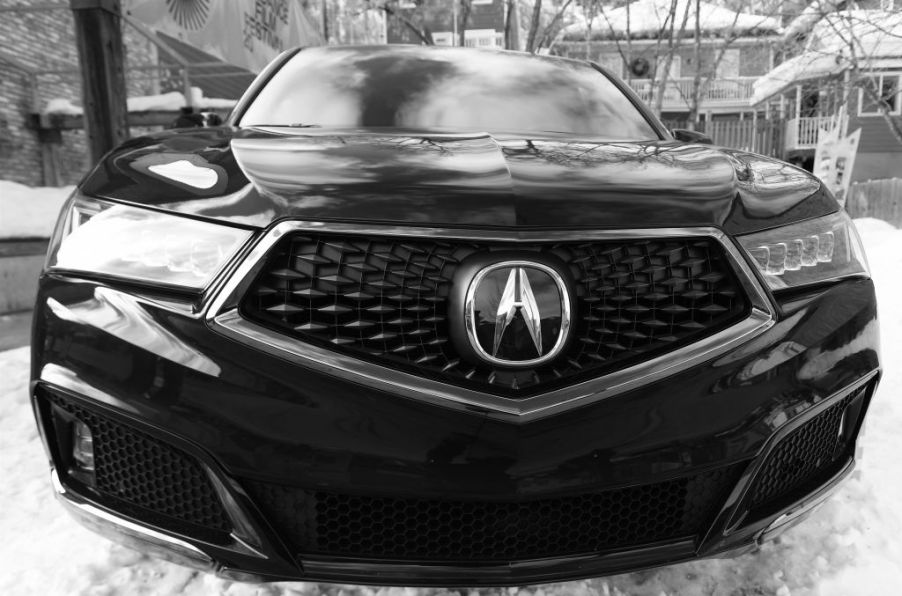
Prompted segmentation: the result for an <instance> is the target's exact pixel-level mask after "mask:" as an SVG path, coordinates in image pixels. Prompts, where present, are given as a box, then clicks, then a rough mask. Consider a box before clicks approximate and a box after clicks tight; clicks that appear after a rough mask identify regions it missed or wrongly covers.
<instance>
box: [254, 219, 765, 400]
mask: <svg viewBox="0 0 902 596" xmlns="http://www.w3.org/2000/svg"><path fill="white" fill-rule="evenodd" d="M512 248H516V249H518V250H520V251H521V252H523V254H524V258H528V256H527V255H528V253H529V251H530V250H531V251H533V252H535V253H540V254H543V255H546V256H550V257H551V258H552V260H554V261H557V262H560V263H563V264H564V267H566V268H567V269H569V273H570V275H571V276H572V278H573V280H574V282H575V288H573V290H575V293H576V311H575V312H574V313H573V316H572V320H573V328H572V330H571V335H572V336H573V341H571V342H570V343H569V347H568V349H567V350H565V351H564V352H563V353H562V354H561V355H560V356H559V357H557V358H556V359H554V360H553V361H551V362H549V363H547V364H545V365H541V366H537V367H535V368H531V369H528V370H513V371H512V370H510V369H503V368H493V367H492V366H491V365H489V364H487V363H480V362H471V361H468V360H466V359H465V358H462V357H461V356H460V355H459V354H458V353H457V351H456V350H455V348H454V346H453V344H452V342H451V341H450V339H449V325H450V324H454V322H453V321H450V322H449V307H448V299H449V294H450V292H451V285H452V281H453V278H454V273H455V270H456V269H457V267H458V265H459V264H460V263H461V261H463V260H464V259H466V258H467V257H469V256H471V255H476V254H481V253H490V252H491V251H497V250H510V249H512ZM241 312H242V315H243V316H244V317H246V318H248V319H250V320H253V321H256V322H258V323H261V324H263V325H265V326H268V327H270V328H272V329H275V330H277V331H279V332H282V333H285V334H287V335H290V336H293V337H296V338H298V339H300V340H303V341H307V342H311V343H316V344H319V345H322V346H327V347H330V348H333V349H336V350H342V351H345V352H347V353H350V354H353V355H355V356H357V357H360V358H365V359H369V360H372V361H376V362H379V363H382V364H389V365H394V366H395V367H396V368H402V369H406V370H408V371H409V372H413V373H415V374H421V375H424V376H430V377H433V378H437V379H439V380H442V381H445V382H450V383H454V384H458V385H463V386H468V387H472V388H475V389H478V390H482V391H490V392H493V393H499V394H503V395H507V396H511V397H517V396H520V397H525V396H528V395H529V394H531V393H534V392H536V391H539V390H547V389H550V388H552V386H560V385H563V384H566V383H569V382H575V381H578V380H582V379H585V378H589V377H593V376H599V375H602V374H605V373H608V372H612V371H614V370H617V369H619V368H624V367H627V366H631V365H633V364H636V363H639V362H641V361H642V360H646V359H650V358H652V357H655V356H657V355H660V354H662V353H665V352H667V351H669V350H672V349H675V348H677V347H679V346H683V345H686V344H688V343H691V342H693V341H697V340H698V339H700V338H702V337H704V336H706V335H710V334H712V333H714V332H716V331H718V330H720V329H723V328H724V327H726V326H728V325H730V324H731V323H734V322H736V321H737V320H739V319H741V318H743V317H744V316H745V315H746V313H747V312H748V302H747V300H746V299H745V296H744V294H743V292H742V290H741V289H740V285H739V283H738V282H737V280H736V277H735V275H734V273H733V271H732V269H731V267H730V265H729V264H728V262H727V260H726V258H725V256H724V254H723V250H722V248H721V247H720V245H719V244H718V243H717V242H716V241H715V240H713V239H711V238H691V239H650V240H646V239H643V240H626V241H624V240H618V241H604V242H601V241H593V242H563V243H555V244H549V243H546V244H535V245H532V246H531V247H529V248H527V249H524V248H523V247H522V246H514V245H511V244H509V243H508V244H503V243H474V242H466V241H451V240H448V241H445V240H418V239H396V238H371V237H361V236H351V235H329V234H318V235H309V234H308V235H291V236H287V237H286V238H285V239H283V240H282V241H280V242H279V243H278V244H276V246H275V247H274V248H273V250H272V251H271V252H270V254H269V255H268V258H267V260H266V263H265V265H264V266H263V268H262V271H261V272H260V274H259V275H258V276H257V278H256V279H255V280H254V281H253V283H252V284H251V286H250V288H249V290H248V292H247V293H246V295H245V297H244V299H243V301H242V304H241ZM458 324H462V323H458Z"/></svg>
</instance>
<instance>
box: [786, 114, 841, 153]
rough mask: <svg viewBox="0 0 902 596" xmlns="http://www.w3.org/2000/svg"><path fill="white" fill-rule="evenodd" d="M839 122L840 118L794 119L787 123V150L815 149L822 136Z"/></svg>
mask: <svg viewBox="0 0 902 596" xmlns="http://www.w3.org/2000/svg"><path fill="white" fill-rule="evenodd" d="M838 121H839V117H838V116H815V117H812V118H792V119H790V120H787V121H786V149H787V150H793V149H815V148H816V147H817V142H818V140H819V139H820V136H821V134H822V132H821V131H825V132H826V131H831V130H833V128H834V127H835V126H836V124H837V122H838Z"/></svg>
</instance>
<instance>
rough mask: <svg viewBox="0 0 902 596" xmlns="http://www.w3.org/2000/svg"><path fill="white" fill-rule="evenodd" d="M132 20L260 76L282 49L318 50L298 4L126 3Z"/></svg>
mask: <svg viewBox="0 0 902 596" xmlns="http://www.w3.org/2000/svg"><path fill="white" fill-rule="evenodd" d="M123 4H124V8H125V10H126V14H128V15H129V16H130V17H132V18H134V19H136V20H137V21H140V22H141V23H144V24H145V25H147V26H148V27H150V28H151V29H153V30H155V31H161V32H163V33H166V34H167V35H170V36H172V37H175V38H177V39H179V40H181V41H184V42H185V43H188V44H191V45H193V46H195V47H196V48H199V49H201V50H203V51H204V52H207V53H208V54H212V55H214V56H216V57H218V58H220V59H221V60H224V61H225V62H228V63H230V64H234V65H235V66H241V67H243V68H247V69H248V70H250V71H252V72H255V73H256V72H260V71H261V70H262V69H263V67H264V66H266V65H267V64H268V63H269V61H270V60H272V59H273V58H275V57H276V56H277V55H278V54H279V53H280V52H282V51H283V50H287V49H288V48H291V47H294V46H301V45H304V46H309V45H322V35H321V34H320V31H319V29H318V28H317V27H316V25H315V24H314V23H313V21H312V20H311V19H310V17H309V16H308V15H307V14H306V13H304V11H303V10H302V9H301V3H300V2H298V1H297V0H165V1H164V0H125V2H124V3H123Z"/></svg>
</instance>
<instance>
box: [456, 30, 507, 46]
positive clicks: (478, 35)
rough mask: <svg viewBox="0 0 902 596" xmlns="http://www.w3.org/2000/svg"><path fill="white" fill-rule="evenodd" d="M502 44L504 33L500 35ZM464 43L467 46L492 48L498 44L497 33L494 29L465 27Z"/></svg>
mask: <svg viewBox="0 0 902 596" xmlns="http://www.w3.org/2000/svg"><path fill="white" fill-rule="evenodd" d="M501 44H502V45H503V44H504V35H503V34H502V37H501ZM464 45H466V46H467V47H468V48H494V47H497V46H498V38H497V33H496V32H495V30H494V29H467V30H466V31H465V32H464Z"/></svg>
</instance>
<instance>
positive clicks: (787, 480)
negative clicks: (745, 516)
mask: <svg viewBox="0 0 902 596" xmlns="http://www.w3.org/2000/svg"><path fill="white" fill-rule="evenodd" d="M865 391H866V388H865V387H862V388H860V389H857V390H856V391H854V392H852V393H850V394H849V395H848V396H846V397H844V398H843V399H842V400H840V401H839V403H837V404H836V405H834V406H831V407H829V408H827V410H825V411H824V412H823V413H821V414H819V415H818V416H816V417H815V418H813V419H812V420H810V421H808V422H807V423H805V424H803V425H802V426H801V427H799V428H798V429H796V430H795V431H793V432H792V433H790V434H789V435H787V436H786V437H785V438H784V439H783V440H782V441H780V442H779V443H778V444H777V446H776V447H775V448H774V450H773V451H771V453H770V454H769V455H768V456H767V460H766V461H765V463H764V465H763V466H762V468H761V471H760V472H759V473H758V475H757V476H756V478H755V481H754V485H753V489H752V494H751V501H750V505H751V508H753V509H759V508H762V507H766V506H767V505H769V504H772V503H776V502H779V501H782V500H783V499H784V498H785V497H789V496H790V495H793V496H795V495H796V494H798V493H800V492H807V491H808V490H810V489H812V488H814V487H813V485H816V484H820V483H821V482H822V481H823V480H824V477H825V476H828V475H830V474H834V473H835V472H836V471H837V465H841V464H842V463H844V462H845V459H846V457H847V456H848V450H847V449H846V448H847V447H848V443H849V441H848V439H846V438H844V437H847V436H848V434H846V433H843V435H842V436H840V435H841V433H840V424H841V423H842V418H843V413H844V412H845V411H846V407H847V406H848V405H849V404H850V403H851V402H852V401H853V400H855V399H856V398H858V397H862V396H863V395H864V393H865ZM856 422H857V421H855V420H847V421H846V422H845V424H846V425H854V424H856Z"/></svg>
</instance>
